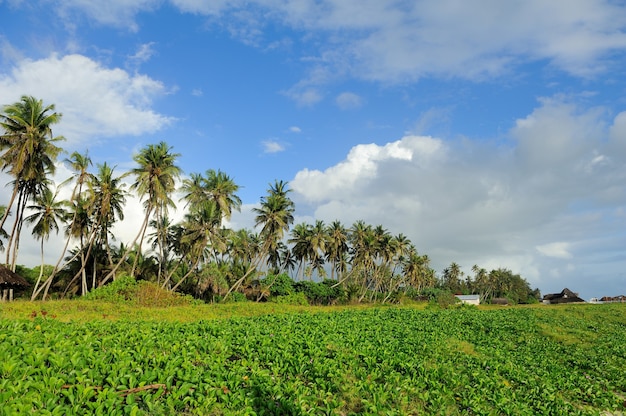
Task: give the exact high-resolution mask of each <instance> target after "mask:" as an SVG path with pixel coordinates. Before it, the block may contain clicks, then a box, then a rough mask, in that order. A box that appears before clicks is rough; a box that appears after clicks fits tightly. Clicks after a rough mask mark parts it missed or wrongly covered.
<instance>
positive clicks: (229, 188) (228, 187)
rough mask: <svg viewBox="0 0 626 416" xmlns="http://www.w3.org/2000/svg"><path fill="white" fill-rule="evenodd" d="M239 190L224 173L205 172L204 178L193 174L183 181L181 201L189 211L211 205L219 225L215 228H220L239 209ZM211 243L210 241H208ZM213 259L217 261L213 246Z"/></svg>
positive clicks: (200, 209)
mask: <svg viewBox="0 0 626 416" xmlns="http://www.w3.org/2000/svg"><path fill="white" fill-rule="evenodd" d="M238 190H239V185H237V184H236V183H235V182H234V180H233V179H232V178H230V177H229V176H228V175H226V174H225V173H224V172H222V171H220V170H218V171H215V170H213V169H209V170H207V171H206V177H203V176H202V175H200V174H197V173H193V174H191V175H190V177H189V178H188V179H185V180H184V181H183V185H182V191H183V192H184V196H183V200H185V201H187V204H186V206H189V209H190V211H191V212H192V213H193V212H194V211H202V210H204V209H206V206H207V204H208V205H212V206H211V207H210V209H211V210H216V213H217V215H218V219H219V223H218V224H217V228H220V227H222V223H223V220H229V219H230V218H231V214H232V212H233V210H236V211H239V210H240V208H241V199H240V198H239V197H238V196H237V194H236V192H237V191H238ZM209 243H211V241H209ZM211 246H212V248H213V258H214V259H215V260H217V251H216V250H215V248H216V247H217V246H215V245H214V244H211Z"/></svg>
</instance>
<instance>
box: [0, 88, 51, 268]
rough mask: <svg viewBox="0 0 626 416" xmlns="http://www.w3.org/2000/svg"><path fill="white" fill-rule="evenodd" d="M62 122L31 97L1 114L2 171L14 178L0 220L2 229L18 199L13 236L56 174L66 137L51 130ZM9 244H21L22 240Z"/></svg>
mask: <svg viewBox="0 0 626 416" xmlns="http://www.w3.org/2000/svg"><path fill="white" fill-rule="evenodd" d="M60 120H61V114H60V113H56V112H54V105H48V106H44V105H43V101H41V100H37V99H35V98H34V97H30V96H22V97H21V100H20V101H18V102H17V103H15V104H12V105H8V106H6V107H4V109H3V111H2V113H1V114H0V126H1V127H2V130H3V132H2V134H0V150H4V153H2V155H0V169H1V170H2V171H6V172H8V173H9V175H11V176H12V177H13V178H14V181H13V182H12V183H13V191H12V193H11V197H10V198H9V203H8V206H7V209H6V211H5V213H4V215H3V216H2V219H0V228H2V227H3V226H4V223H5V222H6V219H7V217H8V215H9V212H10V210H11V208H12V206H13V203H14V202H15V199H16V198H18V200H19V201H20V202H21V203H22V206H21V207H19V206H18V209H17V210H16V215H15V222H16V224H15V225H14V227H13V231H12V234H14V233H15V232H17V231H18V230H20V229H21V225H19V223H21V221H22V218H23V217H22V215H23V207H25V206H26V205H27V201H29V200H30V199H32V198H33V197H34V196H35V194H36V193H35V191H36V190H38V189H40V188H41V184H42V183H43V182H45V181H46V178H47V177H48V176H49V175H52V174H53V173H54V171H55V166H54V163H55V160H56V157H57V156H58V154H59V153H60V151H61V148H60V147H57V146H56V145H55V143H56V142H58V141H60V140H63V137H61V136H57V137H54V136H53V135H52V128H51V126H52V125H53V124H56V123H58V122H59V121H60ZM10 240H13V241H19V238H16V237H13V238H12V239H10ZM15 248H17V246H15ZM8 249H9V250H10V247H8ZM7 254H8V253H7ZM15 257H16V255H15V253H14V256H13V258H15ZM13 263H14V262H13ZM14 267H15V265H14V264H12V268H13V269H14Z"/></svg>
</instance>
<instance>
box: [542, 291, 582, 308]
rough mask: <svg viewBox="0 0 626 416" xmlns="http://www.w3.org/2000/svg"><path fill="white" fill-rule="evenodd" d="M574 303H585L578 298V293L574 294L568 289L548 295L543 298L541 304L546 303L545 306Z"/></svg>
mask: <svg viewBox="0 0 626 416" xmlns="http://www.w3.org/2000/svg"><path fill="white" fill-rule="evenodd" d="M576 302H585V301H584V300H583V299H581V298H579V297H578V293H574V292H572V291H571V290H569V289H568V288H565V289H563V290H562V291H561V293H550V294H548V295H545V296H544V297H543V303H546V304H556V303H576Z"/></svg>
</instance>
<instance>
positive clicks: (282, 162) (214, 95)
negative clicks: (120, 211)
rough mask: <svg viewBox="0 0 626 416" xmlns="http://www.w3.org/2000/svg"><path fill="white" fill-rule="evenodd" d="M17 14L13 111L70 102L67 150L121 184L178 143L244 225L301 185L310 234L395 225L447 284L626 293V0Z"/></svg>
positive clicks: (43, 5) (3, 3)
mask: <svg viewBox="0 0 626 416" xmlns="http://www.w3.org/2000/svg"><path fill="white" fill-rule="evenodd" d="M0 18H1V19H2V22H3V24H2V26H1V27H0V63H1V65H0V103H2V104H8V103H12V102H15V101H17V100H18V99H19V97H20V96H21V95H23V94H29V95H34V96H36V97H39V98H42V99H43V100H44V101H45V102H46V103H54V104H55V105H56V107H57V110H58V111H60V112H61V113H63V121H62V123H61V124H59V125H58V127H57V128H56V130H55V134H61V135H64V136H65V137H66V138H67V141H66V142H65V145H64V146H65V148H66V149H67V150H68V151H69V152H71V151H73V150H79V151H85V150H87V149H88V150H89V154H90V156H91V157H92V159H93V160H94V162H95V163H102V162H104V161H107V162H108V163H110V164H113V165H117V167H118V169H119V170H120V173H121V172H122V171H124V170H125V169H128V168H129V167H130V166H132V154H133V152H134V151H136V150H137V149H139V148H141V147H142V146H145V145H146V144H149V143H155V142H158V141H161V140H165V141H166V142H167V143H168V144H170V145H171V146H173V148H174V151H176V152H178V153H180V154H181V157H180V166H181V167H182V169H183V170H184V171H185V173H187V174H189V173H192V172H204V171H205V170H207V169H221V170H223V171H225V172H226V173H228V174H229V175H230V176H232V177H234V179H235V180H236V182H237V183H238V184H239V185H241V186H242V190H241V192H240V196H241V198H242V199H243V202H244V207H243V210H242V213H241V214H239V215H237V216H235V217H233V220H232V222H233V224H232V225H233V226H234V227H252V224H253V215H252V214H251V213H250V209H251V208H252V207H253V206H254V204H256V203H258V201H259V198H260V197H261V196H263V195H264V194H265V190H266V189H267V185H268V183H270V182H273V181H274V180H275V179H281V180H285V181H289V182H290V185H291V187H292V189H293V193H292V197H293V199H294V200H295V201H296V206H297V218H296V222H301V221H308V222H312V221H313V220H314V219H322V220H325V221H328V222H330V221H333V220H334V219H340V220H341V221H343V222H344V223H345V224H346V225H351V224H352V223H353V222H354V221H356V220H358V219H363V220H365V221H366V222H368V223H371V224H374V225H376V224H383V225H384V226H385V227H386V228H387V229H388V230H389V231H391V232H392V233H394V234H397V233H400V232H402V233H404V234H406V235H407V236H409V238H410V239H411V240H412V241H413V242H414V243H415V245H416V246H417V249H418V251H420V252H421V253H425V254H428V255H429V256H430V257H431V261H432V265H433V267H434V268H435V269H436V270H437V271H438V272H441V271H442V270H443V268H445V267H446V266H447V265H449V264H450V263H451V262H452V261H456V262H457V263H459V264H460V265H461V266H462V267H463V268H464V269H465V270H466V271H468V272H469V270H470V268H471V266H472V265H474V264H478V265H480V266H482V267H485V268H487V269H490V268H496V267H507V268H510V269H511V270H513V271H514V272H516V273H520V274H521V275H522V276H523V277H525V278H526V279H527V280H528V281H529V282H530V283H531V285H532V286H533V287H535V286H536V287H539V288H540V289H541V291H542V292H543V293H550V292H558V291H560V290H561V289H562V288H563V287H569V288H570V289H572V290H574V291H578V292H580V294H581V296H583V297H584V298H589V297H592V296H598V297H600V296H603V295H617V294H622V293H624V292H626V274H625V273H626V272H624V270H625V268H626V267H625V266H626V253H625V251H624V248H625V247H626V244H625V243H626V205H625V202H626V188H625V186H626V185H625V184H626V181H625V179H626V111H625V110H626V102H625V100H624V98H623V97H624V92H625V87H626V78H625V75H624V68H625V67H626V65H625V63H626V62H625V51H626V7H625V6H624V5H622V4H621V3H620V2H615V1H608V0H553V1H551V2H546V1H544V0H527V1H508V2H502V1H492V0H473V1H459V0H440V1H437V2H430V1H419V0H416V1H386V0H360V1H354V0H321V1H313V0H297V1H279V0H257V1H254V0H253V1H245V2H244V1H236V0H235V1H224V0H219V1H200V0H170V1H157V0H132V1H131V0H124V1H122V0H109V1H107V2H88V1H81V0H69V1H54V0H34V1H30V2H26V1H22V0H0ZM64 174H65V175H67V172H66V171H65V170H64V168H63V166H60V167H59V172H58V176H59V180H62V179H64V177H63V175H64ZM3 182H5V181H3ZM7 193H8V192H2V194H1V196H0V203H6V202H5V201H4V200H5V199H7V195H6V194H7ZM133 203H134V205H133ZM134 207H136V208H134ZM127 212H128V214H127V219H126V221H125V223H124V224H123V225H120V227H119V233H120V235H121V236H122V239H124V238H128V239H129V240H130V239H131V237H132V236H133V235H134V233H135V232H136V229H137V228H138V224H134V221H137V218H139V215H140V214H139V204H138V203H137V201H131V202H130V204H129V207H128V209H127ZM135 212H136V213H135ZM125 233H128V236H126V235H125ZM24 245H25V247H23V248H22V249H21V252H22V255H21V257H20V260H21V261H23V262H25V261H26V259H28V258H30V257H29V256H31V257H32V259H33V263H34V264H37V258H38V254H37V253H38V248H37V244H36V243H24ZM50 256H51V257H54V255H53V254H50Z"/></svg>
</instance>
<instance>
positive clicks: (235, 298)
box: [219, 292, 248, 303]
mask: <svg viewBox="0 0 626 416" xmlns="http://www.w3.org/2000/svg"><path fill="white" fill-rule="evenodd" d="M219 301H223V302H227V303H228V302H247V301H248V298H247V297H246V295H245V294H244V293H241V292H230V295H228V297H227V298H226V299H225V300H224V298H222V299H219Z"/></svg>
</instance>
